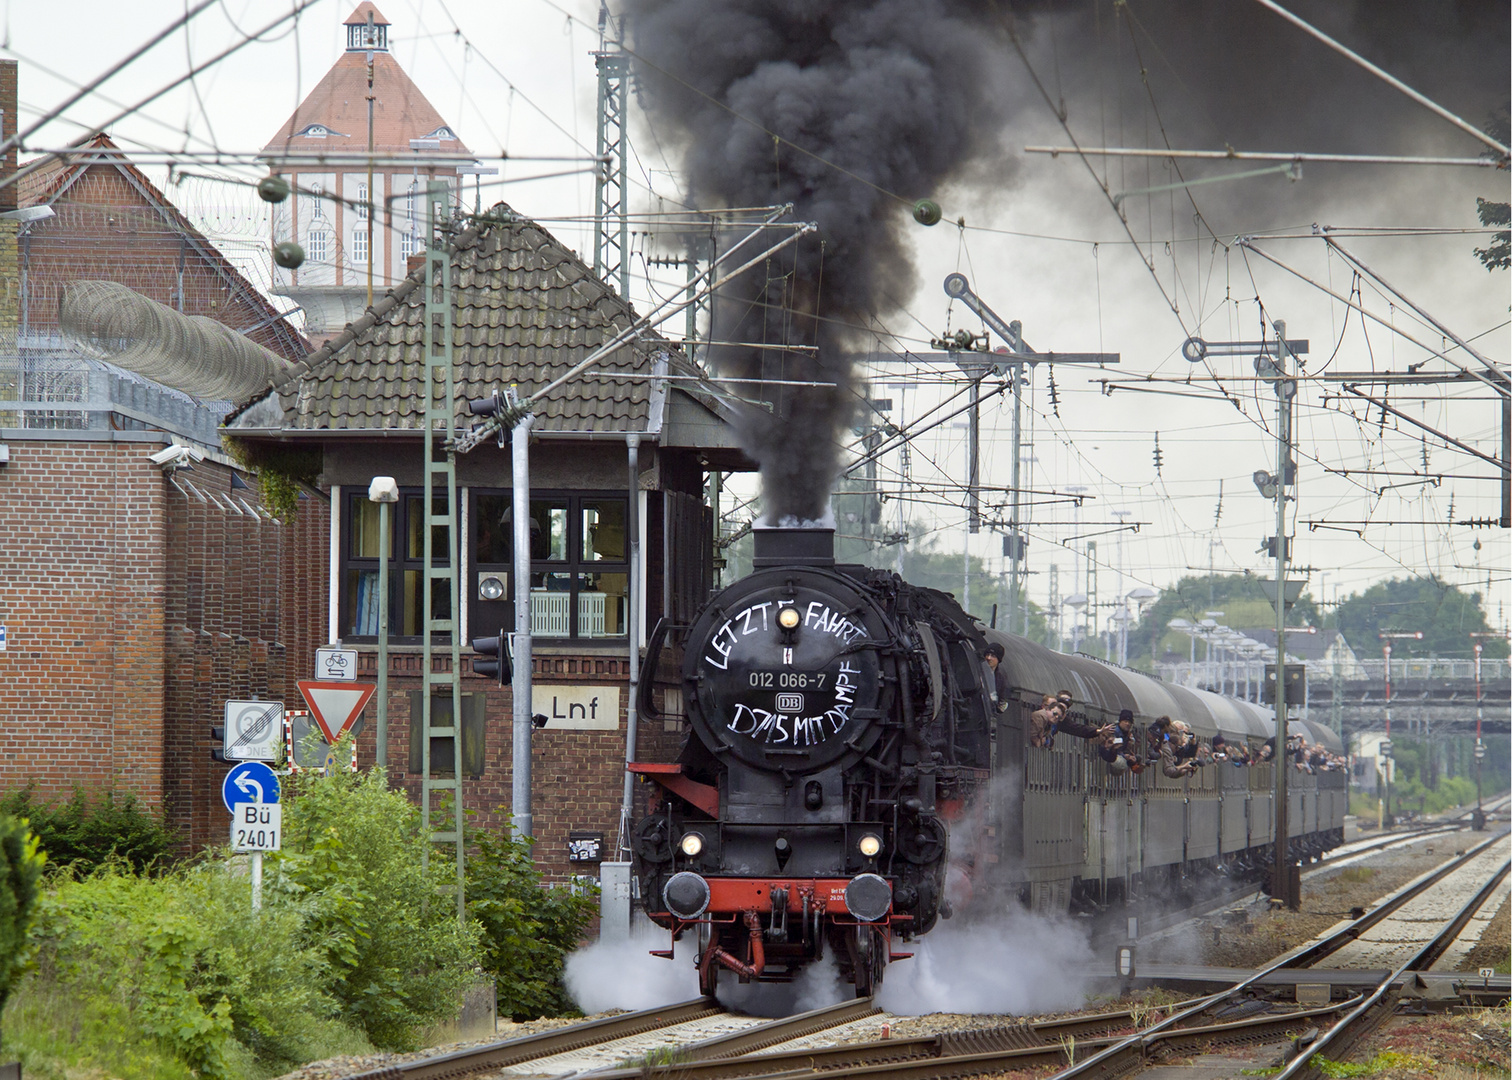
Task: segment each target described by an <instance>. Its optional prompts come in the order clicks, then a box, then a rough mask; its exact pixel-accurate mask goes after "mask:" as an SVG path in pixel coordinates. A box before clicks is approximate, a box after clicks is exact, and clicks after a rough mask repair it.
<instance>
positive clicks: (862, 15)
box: [626, 0, 1009, 524]
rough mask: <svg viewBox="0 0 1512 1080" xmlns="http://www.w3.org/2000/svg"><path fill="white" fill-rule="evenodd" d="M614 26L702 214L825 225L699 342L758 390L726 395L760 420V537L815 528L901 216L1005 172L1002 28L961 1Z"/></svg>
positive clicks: (771, 3) (775, 6)
mask: <svg viewBox="0 0 1512 1080" xmlns="http://www.w3.org/2000/svg"><path fill="white" fill-rule="evenodd" d="M626 26H627V28H628V30H629V33H630V35H631V39H632V48H633V49H634V51H635V53H636V57H637V60H638V65H637V68H636V75H637V78H638V79H639V86H640V94H641V98H640V100H641V102H642V104H643V105H644V107H645V108H646V109H647V110H648V112H649V114H650V116H651V118H652V123H653V124H658V125H664V124H665V123H667V122H670V123H671V124H672V125H674V126H675V129H676V131H677V132H678V134H679V136H680V138H681V145H682V150H683V171H684V172H685V173H686V175H687V178H688V182H689V185H690V187H691V190H692V195H693V198H694V200H695V202H696V203H698V204H699V205H700V206H701V207H702V208H705V209H715V208H721V207H725V208H728V207H752V206H771V205H779V204H783V203H788V202H791V203H793V204H794V207H795V212H794V214H793V215H792V217H793V219H795V220H798V221H814V222H817V223H818V225H819V232H818V233H817V234H816V235H815V236H811V237H807V238H805V239H804V240H801V241H799V242H798V244H796V245H794V246H793V247H791V248H788V249H786V250H785V251H783V252H781V253H780V254H779V255H778V256H776V257H774V258H773V259H771V260H770V261H769V263H768V264H767V265H765V266H758V267H757V268H756V269H754V270H753V271H751V272H750V273H748V274H747V275H746V276H745V278H744V279H743V280H741V281H739V282H735V283H733V285H734V287H733V288H729V289H727V290H726V291H725V292H724V294H723V295H721V296H719V297H717V298H716V301H715V307H714V318H713V326H712V333H711V335H710V337H711V339H712V341H713V342H716V343H719V342H737V343H742V344H741V345H728V344H724V345H720V344H716V345H714V346H713V347H711V359H712V362H713V364H714V365H715V367H716V370H718V371H719V373H720V374H723V375H726V376H730V377H733V378H738V379H757V380H763V382H762V383H761V384H760V385H753V384H751V383H735V384H734V389H735V391H736V393H739V394H741V395H742V396H745V397H751V398H759V399H760V400H761V401H762V402H763V403H764V407H758V408H752V409H750V410H749V411H747V412H746V413H745V415H744V418H743V421H742V428H743V431H742V438H743V440H744V444H745V447H746V450H747V451H748V452H749V453H750V454H751V455H752V457H754V458H755V459H756V460H757V462H759V463H760V465H761V476H762V491H763V497H764V500H765V506H766V514H767V518H768V520H769V521H771V522H773V523H774V524H775V523H777V522H778V521H780V520H783V519H787V518H796V519H800V520H803V519H817V518H820V517H822V516H823V514H824V512H825V508H826V506H827V504H828V502H829V494H830V489H831V485H832V484H833V482H834V479H835V476H836V474H837V472H838V471H839V466H840V439H841V437H842V435H843V432H844V429H845V428H846V426H847V424H848V422H849V420H850V418H851V416H852V414H853V411H854V407H855V405H856V403H857V400H858V392H857V388H856V387H855V386H854V385H853V380H852V376H851V370H850V361H849V359H848V355H849V354H850V353H851V352H853V351H855V350H857V349H858V348H863V347H864V345H865V342H866V339H867V337H868V335H867V333H866V331H865V327H867V326H868V325H869V324H872V323H873V320H875V319H876V318H877V317H879V316H885V315H887V314H889V313H891V312H892V311H894V310H896V309H897V308H898V306H899V305H900V304H902V303H904V302H905V301H907V299H908V298H909V296H910V294H911V292H912V288H913V265H912V263H911V261H910V258H909V256H908V252H907V250H906V248H905V245H904V243H903V232H904V230H905V229H907V228H910V227H911V228H919V227H920V226H918V225H916V224H914V223H913V220H912V217H911V214H910V211H911V209H912V207H913V204H914V202H915V200H918V199H921V198H926V197H930V196H934V195H936V194H937V192H938V189H939V188H940V187H941V186H942V185H943V184H945V183H946V182H947V181H949V180H950V179H952V178H954V177H957V176H959V175H961V173H962V172H963V171H964V170H966V169H967V167H969V166H971V165H973V164H980V163H981V162H982V161H983V160H984V159H990V158H992V157H993V156H995V155H997V154H998V153H999V152H1000V149H1001V147H1000V140H1001V138H1002V136H1003V134H1004V121H1005V119H1006V117H1007V115H1008V113H1009V109H1008V98H1009V95H1008V93H1007V92H1006V88H1005V86H1004V68H1005V58H1006V56H1007V55H1008V54H1007V52H1006V50H1005V47H1004V46H1005V45H1006V38H1005V33H1004V29H1003V27H1004V23H1003V20H1002V17H1001V13H1000V12H999V11H998V10H997V8H996V6H995V5H992V4H989V3H971V2H967V0H956V2H951V0H832V2H826V3H813V2H812V0H630V2H629V3H628V4H627V7H626ZM774 233H775V230H774ZM778 235H780V234H775V235H773V236H772V237H771V239H774V240H775V239H777V238H778ZM758 250H759V249H758ZM750 344H755V345H761V346H768V347H766V348H751V347H742V346H749V345H750ZM771 346H775V348H772V347H771ZM781 382H823V383H827V384H830V385H829V386H826V387H823V388H816V387H802V386H797V387H795V386H783V385H779V383H781Z"/></svg>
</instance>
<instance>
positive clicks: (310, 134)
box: [294, 124, 331, 139]
mask: <svg viewBox="0 0 1512 1080" xmlns="http://www.w3.org/2000/svg"><path fill="white" fill-rule="evenodd" d="M330 133H331V129H330V128H328V127H326V126H325V125H324V124H306V125H305V126H304V129H303V130H301V131H296V132H295V133H294V137H295V138H296V139H324V138H325V137H326V136H327V135H329V134H330Z"/></svg>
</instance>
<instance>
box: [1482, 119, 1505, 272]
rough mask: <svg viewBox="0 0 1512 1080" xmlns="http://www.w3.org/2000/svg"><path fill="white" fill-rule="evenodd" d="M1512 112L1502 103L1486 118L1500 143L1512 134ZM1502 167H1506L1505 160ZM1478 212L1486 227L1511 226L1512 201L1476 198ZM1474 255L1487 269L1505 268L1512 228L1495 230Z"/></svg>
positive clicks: (1485, 154)
mask: <svg viewBox="0 0 1512 1080" xmlns="http://www.w3.org/2000/svg"><path fill="white" fill-rule="evenodd" d="M1509 112H1512V110H1509V108H1508V107H1507V106H1503V107H1502V108H1501V109H1500V110H1499V111H1498V112H1496V113H1493V114H1492V115H1491V116H1490V117H1488V118H1487V120H1486V134H1487V135H1490V136H1491V137H1492V138H1493V139H1496V140H1497V141H1498V142H1501V143H1506V141H1507V138H1508V136H1509V134H1512V123H1509ZM1495 155H1496V151H1494V150H1486V151H1484V152H1483V153H1482V155H1481V156H1482V157H1494V156H1495ZM1503 167H1505V162H1504V163H1503ZM1475 212H1476V215H1477V216H1478V217H1479V218H1480V223H1481V224H1482V225H1485V226H1486V227H1487V228H1495V227H1496V226H1498V225H1512V203H1505V202H1497V201H1495V200H1492V199H1484V198H1477V199H1476V200H1475ZM1475 254H1476V256H1477V257H1479V259H1480V261H1481V262H1482V263H1483V264H1484V265H1485V267H1486V269H1487V270H1505V269H1507V267H1508V266H1512V230H1506V229H1504V230H1502V231H1501V232H1495V233H1492V234H1491V242H1490V243H1489V244H1487V245H1486V246H1485V247H1483V248H1476V249H1475Z"/></svg>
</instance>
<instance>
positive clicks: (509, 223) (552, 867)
mask: <svg viewBox="0 0 1512 1080" xmlns="http://www.w3.org/2000/svg"><path fill="white" fill-rule="evenodd" d="M449 248H450V257H451V261H452V280H453V282H454V283H455V287H454V296H453V304H454V337H453V343H454V370H455V373H456V402H457V410H458V413H459V415H458V420H457V423H458V425H459V427H460V426H462V425H463V424H465V423H466V417H465V413H466V409H465V406H464V405H463V404H462V402H464V401H465V400H466V399H469V398H480V397H486V396H488V395H489V394H490V393H492V392H493V391H495V390H496V389H502V388H505V387H508V386H510V385H515V386H517V387H518V389H519V391H520V393H521V394H529V393H531V392H532V391H533V390H534V389H536V388H538V387H544V386H545V385H547V384H548V383H549V382H551V381H552V380H553V379H554V378H556V377H557V376H559V375H561V374H563V373H565V372H567V371H568V370H569V369H570V368H571V367H573V366H574V365H575V364H577V363H578V362H579V361H581V360H583V359H584V358H586V357H587V356H588V355H589V354H590V353H591V352H592V351H594V350H595V349H597V348H598V347H599V346H601V345H602V344H604V343H606V342H607V341H609V340H610V339H611V338H612V337H613V336H614V335H615V334H617V333H618V332H620V331H622V330H625V329H626V328H628V327H629V326H630V325H631V324H632V323H633V322H634V321H635V318H636V316H635V314H634V312H633V311H632V310H631V308H630V307H629V305H628V304H627V303H626V302H625V301H624V300H622V299H621V298H620V297H619V296H618V295H616V294H615V293H614V292H613V291H612V290H611V289H610V288H609V287H608V286H606V285H605V284H603V282H601V281H599V280H598V279H597V278H595V277H594V276H593V274H592V272H591V271H590V270H589V268H588V267H587V266H585V265H584V264H583V263H582V261H581V260H580V259H578V257H577V256H576V255H574V254H573V253H572V252H571V251H569V250H567V249H566V248H565V247H564V246H563V245H562V244H561V243H559V242H558V241H557V240H556V239H555V238H554V237H552V236H551V234H550V233H548V232H547V231H546V230H545V229H543V228H541V227H540V226H539V225H537V224H535V223H534V222H531V221H529V220H527V219H525V218H522V217H520V216H519V215H517V214H515V213H514V212H513V211H512V210H510V208H509V207H507V206H504V205H502V204H500V205H498V206H495V207H494V208H492V209H491V210H490V211H489V212H488V213H487V214H484V215H482V216H479V217H475V218H472V219H471V220H467V219H460V220H459V221H458V222H457V224H456V226H455V229H454V230H453V233H452V237H451V239H450V241H449ZM423 274H424V269H423V267H421V268H417V269H416V270H415V271H414V272H413V273H411V275H410V276H409V277H408V278H407V279H406V280H405V281H404V282H403V283H402V284H400V285H399V286H398V287H397V288H396V289H394V290H393V291H392V292H391V293H389V294H388V295H387V296H385V297H383V298H382V299H381V300H379V301H378V302H377V303H376V304H375V305H374V307H373V309H372V310H371V311H369V312H367V313H366V314H364V315H363V316H362V317H361V318H359V319H357V320H356V322H354V323H353V324H352V325H351V326H349V327H348V328H347V329H346V330H345V331H344V332H343V333H341V334H339V335H338V336H337V337H335V338H334V339H333V340H331V341H330V342H328V343H327V344H326V345H324V346H323V347H322V348H320V349H319V350H317V351H316V352H314V353H313V354H311V355H310V357H309V358H308V359H307V360H306V361H304V362H303V363H301V364H299V365H297V366H296V367H295V368H294V369H293V370H292V372H291V373H290V374H289V376H288V377H287V378H285V379H284V380H283V381H281V382H279V383H276V384H275V386H274V387H273V388H272V389H271V390H270V391H269V392H268V393H266V394H264V395H261V396H259V397H257V398H255V399H253V400H251V401H248V402H245V403H243V404H241V405H240V406H238V407H237V409H236V410H234V411H233V412H232V413H231V414H230V415H229V416H228V417H227V422H226V430H227V434H228V435H229V436H231V437H232V438H234V439H236V440H238V441H241V442H243V443H245V444H246V445H248V446H249V447H250V448H251V452H253V453H260V452H267V453H272V452H278V453H283V454H286V455H299V454H317V455H318V461H319V473H320V475H319V483H320V484H321V485H322V486H323V487H326V488H327V489H328V490H329V492H330V498H331V507H332V513H331V518H330V529H331V532H330V538H329V551H330V564H329V567H328V570H329V573H328V576H327V579H326V580H327V589H326V592H325V595H326V597H327V602H326V612H325V617H326V625H327V627H328V637H329V638H330V639H331V640H332V641H341V642H342V643H343V644H344V645H346V646H347V647H349V648H355V649H357V650H358V651H359V653H360V661H359V674H360V676H361V677H362V678H363V679H364V681H372V677H373V676H374V675H375V674H376V667H375V663H376V635H377V630H378V621H377V620H378V611H377V603H376V601H377V596H376V590H377V585H378V552H379V547H378V538H377V523H378V514H377V508H376V506H375V504H373V503H371V502H369V501H368V499H367V490H368V484H369V482H370V481H371V480H372V478H373V477H375V476H381V475H387V476H393V477H394V478H395V479H396V480H397V481H398V483H399V486H400V500H399V502H398V503H397V504H396V505H395V507H394V514H393V522H392V537H391V547H390V551H391V552H392V558H391V562H390V567H389V581H390V583H391V594H390V602H389V622H390V641H391V645H390V650H391V655H390V666H389V689H390V699H391V700H390V713H389V746H388V760H389V763H390V769H391V772H392V775H393V776H394V779H395V781H396V782H397V783H398V784H400V785H402V786H404V787H405V788H406V789H407V790H409V791H410V792H411V793H412V794H413V795H414V796H415V797H416V798H418V797H419V787H420V779H421V777H420V775H419V774H420V771H421V763H420V756H421V749H422V748H421V746H420V741H419V737H418V731H417V730H416V727H417V726H418V725H416V726H412V725H411V723H410V717H411V715H412V714H414V713H417V712H418V707H419V705H420V703H421V702H420V698H419V694H420V692H421V691H420V674H421V672H420V660H421V648H422V645H421V640H420V637H419V635H420V632H421V623H420V618H421V616H420V610H421V597H420V593H419V583H420V581H421V570H422V568H423V559H424V555H423V551H422V546H423V545H422V537H423V531H422V530H423V519H422V517H421V510H422V501H423V500H422V490H423V489H422V483H423V477H422V462H423V447H422V444H421V428H422V419H423V414H422V409H423V404H422V400H421V393H422V387H423V385H424V383H423V379H424V372H425V367H424V354H423V350H424V344H423V341H424V338H423V335H422V328H423V325H424V318H425V302H424V299H425V289H424V286H423V284H422V277H423ZM713 390H714V388H713V387H711V386H710V385H709V384H708V383H706V382H703V381H702V377H701V375H700V373H699V372H698V370H697V369H696V368H694V367H692V366H691V365H689V364H688V363H687V362H686V361H685V360H684V359H683V358H682V356H681V353H680V352H679V351H678V349H677V348H676V347H675V346H673V345H671V344H670V343H668V342H666V341H665V340H663V339H661V338H660V337H658V336H657V335H656V334H654V333H652V332H645V333H643V334H641V335H640V336H639V337H637V338H633V339H631V342H630V343H629V344H626V345H624V346H622V347H621V348H619V349H618V350H617V351H615V352H613V353H611V354H609V356H608V358H607V359H606V360H605V361H604V362H603V363H602V365H600V366H598V367H595V368H593V369H590V370H589V371H588V372H587V373H586V374H584V375H582V376H580V377H578V378H576V379H574V380H573V381H571V382H568V383H566V384H564V385H563V386H562V387H560V388H558V389H557V390H555V391H553V392H552V393H551V394H550V395H548V396H547V397H546V398H545V399H544V401H543V402H542V403H541V405H540V406H539V407H538V408H537V409H536V410H535V415H536V419H535V426H534V429H533V448H532V451H531V461H530V480H531V502H530V506H531V519H532V520H531V533H532V552H531V556H532V557H531V562H532V576H531V581H530V582H529V584H528V590H529V596H530V605H531V623H532V634H533V636H534V637H535V645H534V668H533V675H534V679H535V693H534V703H533V704H534V708H535V710H536V711H538V712H544V713H546V714H547V715H548V723H547V726H546V727H545V729H544V730H541V731H538V732H537V733H536V734H535V736H534V739H533V742H532V750H533V754H534V756H533V759H532V761H533V767H532V775H533V787H534V791H533V811H534V825H535V828H534V834H535V836H536V839H537V847H536V852H537V861H538V863H539V864H540V865H541V866H542V867H543V869H545V870H546V871H547V872H548V873H550V874H552V875H553V876H556V877H560V876H563V875H565V874H566V873H567V872H568V871H569V869H570V868H569V866H568V861H567V843H568V839H569V834H570V833H572V832H578V831H585V832H598V833H602V834H604V837H605V840H606V842H607V845H608V846H609V847H610V848H612V846H613V844H614V842H615V839H616V833H617V828H618V821H619V805H620V797H621V794H620V793H621V787H622V783H623V776H624V772H623V763H624V759H625V739H626V727H625V712H626V706H627V704H628V701H627V695H628V665H629V655H630V649H631V648H639V646H640V643H642V642H644V641H645V640H646V634H647V631H648V629H649V628H650V627H653V626H654V625H655V624H656V622H657V620H658V619H660V618H661V617H662V616H664V615H665V616H666V617H667V618H669V619H670V620H672V621H680V622H684V623H686V622H687V621H689V618H690V616H691V614H692V613H693V611H694V610H695V609H696V607H698V606H699V605H701V603H702V602H703V600H704V599H705V598H706V596H707V595H708V590H709V588H710V585H711V580H712V556H713V551H712V542H713V531H712V526H713V522H712V513H711V511H710V510H709V508H708V507H707V506H706V505H705V503H704V499H703V487H704V479H705V470H707V469H726V470H728V469H739V468H750V467H751V466H750V464H749V462H748V461H747V460H746V459H745V457H744V456H743V455H742V454H741V453H740V452H739V451H738V450H737V449H736V448H735V447H734V445H733V441H732V438H731V433H730V429H729V425H728V419H729V416H728V412H727V407H726V406H725V405H724V404H723V402H722V401H721V400H720V398H719V397H717V396H715V393H713V392H711V391H713ZM631 435H634V436H636V437H638V439H639V440H641V442H640V446H639V451H638V453H639V466H640V471H639V475H638V477H637V478H636V480H635V483H634V485H633V488H634V490H633V491H632V490H631V487H632V485H631V483H630V478H629V469H628V461H629V457H628V455H629V450H628V442H627V436H631ZM457 484H458V493H459V497H458V511H459V531H458V539H459V542H460V549H461V550H460V566H459V568H458V569H459V575H458V577H459V582H460V606H461V610H460V612H459V613H458V615H459V616H460V622H461V627H462V631H461V640H462V641H463V642H464V643H465V642H468V641H470V640H471V639H472V638H475V637H481V636H485V635H490V634H494V633H497V632H498V630H499V629H500V628H501V627H503V628H512V627H513V625H514V602H515V596H516V593H517V591H518V585H519V583H518V582H515V581H512V580H510V579H512V578H513V577H514V575H513V573H512V569H513V567H512V561H511V552H510V550H509V546H510V540H511V530H510V528H508V527H507V520H506V519H507V516H508V514H509V513H510V507H511V494H512V493H511V488H510V484H511V461H510V452H509V450H508V449H507V448H499V447H497V446H496V445H494V443H493V442H492V441H489V442H487V443H485V445H483V446H480V447H479V448H478V449H476V450H473V451H472V452H470V453H468V454H465V455H460V456H459V458H458V462H457ZM631 498H634V499H636V500H637V505H638V510H639V513H638V518H639V522H640V552H641V553H642V555H643V558H642V560H641V562H640V563H639V564H634V563H632V561H631V559H632V555H631V545H629V544H627V543H626V540H627V536H626V532H627V522H628V521H629V520H631V517H630V515H629V513H628V509H629V500H630V499H631ZM443 509H444V507H443ZM439 546H443V545H438V547H439ZM632 575H633V576H634V577H635V579H636V580H637V581H638V582H639V583H640V587H641V590H640V595H642V596H644V597H645V598H646V603H645V605H644V611H643V618H642V619H641V620H640V624H639V625H636V626H631V625H629V623H628V621H627V613H628V605H627V603H626V600H627V595H626V594H627V592H628V587H629V582H630V580H631V577H632ZM501 590H502V591H501ZM469 651H470V650H468V649H466V648H464V650H463V655H464V661H463V668H464V672H463V687H464V693H465V694H466V695H467V697H466V698H465V700H464V706H463V725H462V726H463V738H462V743H463V746H462V757H463V769H464V780H465V805H466V807H467V808H468V809H470V810H473V811H476V812H477V815H478V816H477V817H476V818H475V819H474V820H475V821H476V822H477V823H478V824H480V825H484V826H498V825H500V824H502V820H503V818H502V814H501V812H507V810H508V808H509V803H510V783H511V775H512V768H511V759H512V745H511V719H510V712H511V704H512V703H511V696H510V693H509V690H508V689H507V688H504V689H500V688H498V687H496V686H494V685H493V683H492V681H491V680H488V679H485V678H482V677H479V676H476V675H473V674H472V673H471V665H470V664H469V663H468V662H467V660H466V656H467V654H468V652H469ZM434 662H435V663H436V664H438V665H440V670H445V669H446V666H447V665H448V664H449V656H448V655H447V653H446V651H445V650H437V655H436V656H435V659H434ZM595 698H596V699H597V702H598V704H597V706H593V707H590V705H589V704H588V703H591V702H592V701H593V700H594V699H595ZM573 702H576V703H578V705H579V706H580V707H579V708H577V709H574V708H573V707H572V703H573ZM447 707H448V708H449V698H448V701H447ZM371 711H372V709H371V707H370V709H369V723H368V726H367V728H366V730H365V732H364V734H363V736H362V737H361V739H359V755H360V760H362V761H364V762H371V761H372V760H373V759H374V756H375V746H374V744H373V741H372V740H373V735H372V733H373V731H374V727H373V725H372V723H371ZM640 735H641V737H640V742H639V744H638V747H637V756H638V757H640V758H641V759H643V760H657V759H662V760H668V759H670V756H671V755H672V754H673V753H675V750H676V747H677V745H678V743H679V742H680V739H681V732H680V731H679V730H678V729H677V725H676V722H675V721H665V722H663V723H661V724H659V725H657V726H656V727H655V728H654V729H653V728H651V727H649V726H648V725H645V724H643V725H642V726H641V728H640ZM579 869H582V868H579Z"/></svg>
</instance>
